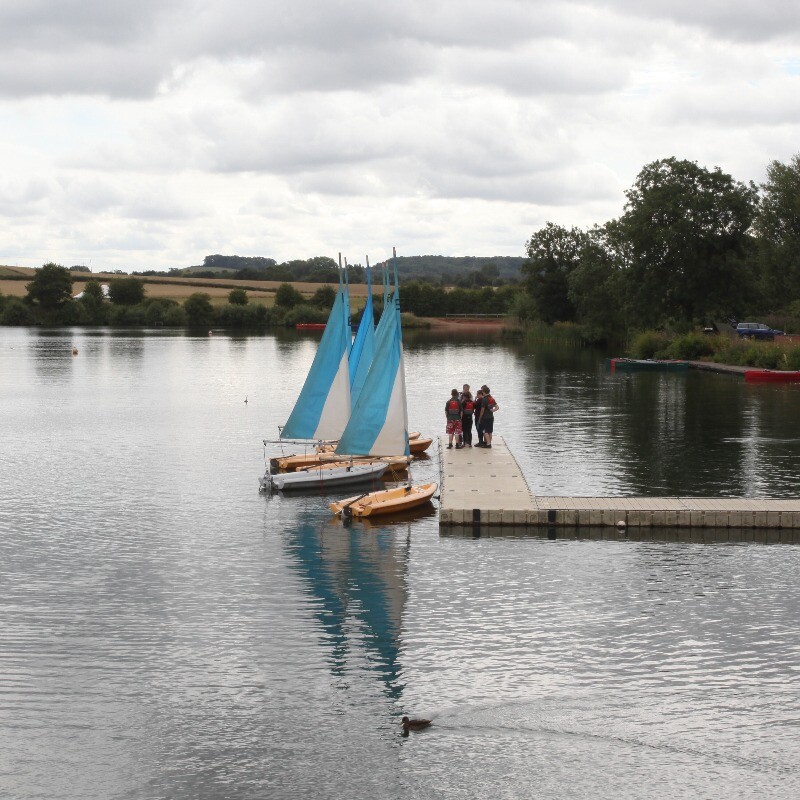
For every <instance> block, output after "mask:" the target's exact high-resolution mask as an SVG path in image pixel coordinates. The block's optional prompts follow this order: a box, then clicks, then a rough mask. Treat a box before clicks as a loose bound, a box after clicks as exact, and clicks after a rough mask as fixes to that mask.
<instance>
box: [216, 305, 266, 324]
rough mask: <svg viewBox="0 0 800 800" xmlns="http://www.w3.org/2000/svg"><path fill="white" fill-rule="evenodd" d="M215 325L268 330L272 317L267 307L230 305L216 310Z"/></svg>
mask: <svg viewBox="0 0 800 800" xmlns="http://www.w3.org/2000/svg"><path fill="white" fill-rule="evenodd" d="M214 321H215V324H216V325H219V326H220V327H221V328H256V329H260V328H266V327H267V325H269V323H270V322H271V317H270V314H269V311H268V309H267V308H266V306H264V305H262V304H261V303H256V304H254V305H252V306H250V305H248V306H240V305H235V304H231V303H229V304H228V305H225V306H220V307H219V308H217V309H216V314H215V320H214Z"/></svg>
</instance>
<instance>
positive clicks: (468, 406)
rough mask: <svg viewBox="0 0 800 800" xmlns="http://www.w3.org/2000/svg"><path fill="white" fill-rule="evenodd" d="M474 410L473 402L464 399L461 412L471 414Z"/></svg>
mask: <svg viewBox="0 0 800 800" xmlns="http://www.w3.org/2000/svg"><path fill="white" fill-rule="evenodd" d="M474 410H475V403H473V402H472V400H465V401H464V408H463V413H464V414H471V413H472V412H473V411H474Z"/></svg>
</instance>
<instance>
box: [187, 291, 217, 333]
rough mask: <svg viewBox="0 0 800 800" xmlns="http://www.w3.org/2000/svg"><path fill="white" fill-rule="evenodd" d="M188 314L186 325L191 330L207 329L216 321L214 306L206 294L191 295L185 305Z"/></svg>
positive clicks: (196, 293)
mask: <svg viewBox="0 0 800 800" xmlns="http://www.w3.org/2000/svg"><path fill="white" fill-rule="evenodd" d="M183 310H184V312H185V313H186V324H187V325H188V326H189V327H190V328H207V327H208V326H209V325H211V323H212V321H213V319H214V306H212V305H211V297H209V295H207V294H206V293H205V292H195V293H194V294H191V295H189V297H187V298H186V300H185V301H184V303H183Z"/></svg>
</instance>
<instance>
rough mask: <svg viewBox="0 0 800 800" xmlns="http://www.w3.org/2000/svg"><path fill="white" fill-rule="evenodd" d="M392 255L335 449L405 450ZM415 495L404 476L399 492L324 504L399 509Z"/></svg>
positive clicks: (361, 511)
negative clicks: (370, 341) (365, 363)
mask: <svg viewBox="0 0 800 800" xmlns="http://www.w3.org/2000/svg"><path fill="white" fill-rule="evenodd" d="M393 256H394V259H393V260H394V283H395V288H394V292H393V293H392V295H391V297H389V298H388V299H387V303H386V305H385V306H384V311H383V314H382V316H381V321H380V323H379V324H378V330H377V331H376V335H375V340H376V341H375V355H374V357H373V359H372V363H371V364H370V367H369V371H368V373H367V376H366V378H365V380H364V385H363V387H362V388H361V391H360V393H359V395H358V398H357V399H356V402H355V404H354V405H353V410H352V413H351V415H350V419H349V421H348V423H347V427H345V429H344V432H343V433H342V435H341V438H340V439H339V442H338V444H337V445H336V450H335V452H336V453H340V454H354V455H364V456H377V457H381V456H396V455H405V456H408V455H410V448H409V440H408V407H407V402H406V380H405V367H404V362H403V332H402V326H401V322H400V284H399V280H398V277H397V259H396V255H394V253H393ZM437 488H438V485H437V484H429V485H427V486H426V487H425V490H424V491H425V492H427V491H428V490H430V494H428V495H427V496H426V497H425V498H424V499H423V500H421V502H426V501H427V500H428V499H429V498H430V497H431V496H432V495H433V493H434V492H435V491H436V489H437ZM418 495H420V492H419V487H413V486H412V485H411V483H410V481H409V483H408V485H407V486H406V487H405V488H403V489H401V490H400V492H399V493H398V490H396V489H388V490H384V491H378V492H371V493H368V494H365V495H361V496H359V497H356V498H350V499H349V500H347V501H341V502H339V503H332V504H331V506H330V508H331V511H333V512H334V513H335V514H344V515H353V516H361V515H363V516H367V515H370V516H371V515H375V514H380V513H389V512H392V511H399V510H402V509H403V508H408V507H409V504H411V503H413V504H414V505H416V502H414V501H415V500H416V499H417V496H418ZM356 501H358V502H356ZM367 509H369V510H368V511H367Z"/></svg>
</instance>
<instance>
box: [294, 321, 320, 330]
mask: <svg viewBox="0 0 800 800" xmlns="http://www.w3.org/2000/svg"><path fill="white" fill-rule="evenodd" d="M294 329H295V330H296V331H324V330H325V323H324V322H298V323H297V324H296V325H295V326H294Z"/></svg>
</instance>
